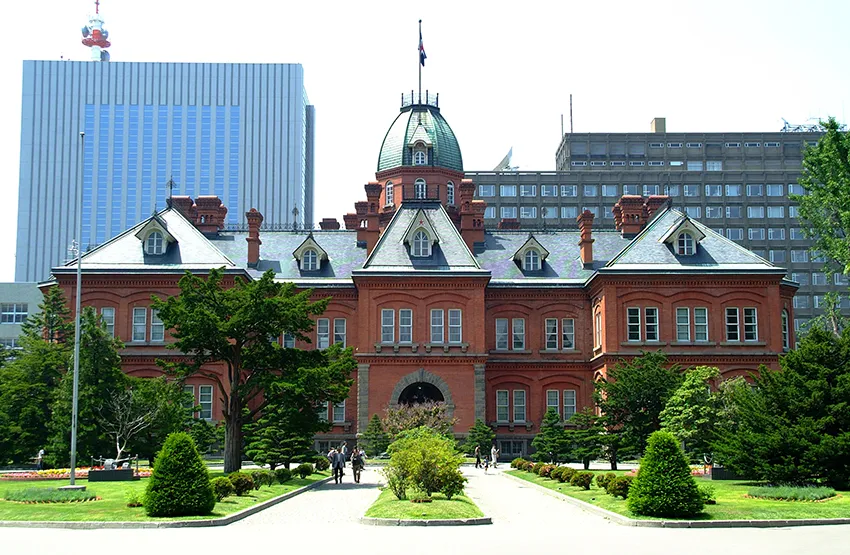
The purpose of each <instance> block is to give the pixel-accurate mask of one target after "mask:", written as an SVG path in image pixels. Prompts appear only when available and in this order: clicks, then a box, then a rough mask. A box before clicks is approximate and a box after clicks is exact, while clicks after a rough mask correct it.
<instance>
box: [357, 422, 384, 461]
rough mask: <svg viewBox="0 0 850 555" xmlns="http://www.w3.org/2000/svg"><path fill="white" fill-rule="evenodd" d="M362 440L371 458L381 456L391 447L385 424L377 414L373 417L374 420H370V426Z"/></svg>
mask: <svg viewBox="0 0 850 555" xmlns="http://www.w3.org/2000/svg"><path fill="white" fill-rule="evenodd" d="M360 439H361V443H362V444H363V445H364V449H366V453H367V454H368V455H369V456H370V457H374V456H377V455H380V454H381V453H383V452H384V451H386V450H387V447H389V445H390V438H389V436H388V435H387V433H386V432H385V431H384V424H383V423H382V422H381V419H380V418H379V417H378V415H377V414H373V415H372V419H371V420H369V425H368V426H366V431H365V432H363V435H362V436H361V438H360Z"/></svg>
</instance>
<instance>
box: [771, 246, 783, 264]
mask: <svg viewBox="0 0 850 555" xmlns="http://www.w3.org/2000/svg"><path fill="white" fill-rule="evenodd" d="M768 255H769V256H768V260H770V261H771V262H785V250H784V249H770V251H768Z"/></svg>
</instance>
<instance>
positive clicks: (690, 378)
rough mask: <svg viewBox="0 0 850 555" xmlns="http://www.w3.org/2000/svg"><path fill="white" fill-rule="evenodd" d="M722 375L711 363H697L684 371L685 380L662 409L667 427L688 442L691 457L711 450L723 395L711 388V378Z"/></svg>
mask: <svg viewBox="0 0 850 555" xmlns="http://www.w3.org/2000/svg"><path fill="white" fill-rule="evenodd" d="M719 378H720V371H719V370H718V369H717V368H714V367H712V366H696V367H694V368H691V369H689V370H688V371H687V372H686V373H685V380H684V381H683V382H682V385H680V386H679V389H677V390H676V392H675V393H673V395H672V396H671V397H670V399H669V400H668V401H667V406H665V407H664V410H663V411H661V423H662V425H663V426H664V429H665V430H667V431H668V432H670V433H672V434H673V435H674V436H676V439H678V440H679V441H681V442H683V443H684V444H685V450H686V452H687V453H689V454H690V455H691V457H692V459H701V458H702V456H703V455H704V454H707V453H710V452H711V445H710V441H711V439H712V438H713V437H714V430H715V427H716V425H717V423H718V421H719V420H720V408H721V398H720V394H719V392H717V391H711V382H713V381H714V380H718V379H719Z"/></svg>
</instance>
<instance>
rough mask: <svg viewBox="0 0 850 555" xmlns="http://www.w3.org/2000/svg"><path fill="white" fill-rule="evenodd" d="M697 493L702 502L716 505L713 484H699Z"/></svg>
mask: <svg viewBox="0 0 850 555" xmlns="http://www.w3.org/2000/svg"><path fill="white" fill-rule="evenodd" d="M699 494H700V496H702V502H703V503H705V504H706V505H717V496H716V494H715V491H714V486H707V485H706V486H699Z"/></svg>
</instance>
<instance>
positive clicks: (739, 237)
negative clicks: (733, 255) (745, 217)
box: [726, 227, 744, 241]
mask: <svg viewBox="0 0 850 555" xmlns="http://www.w3.org/2000/svg"><path fill="white" fill-rule="evenodd" d="M726 238H727V239H731V240H732V241H743V240H744V228H742V227H730V228H728V229H727V230H726Z"/></svg>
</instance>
